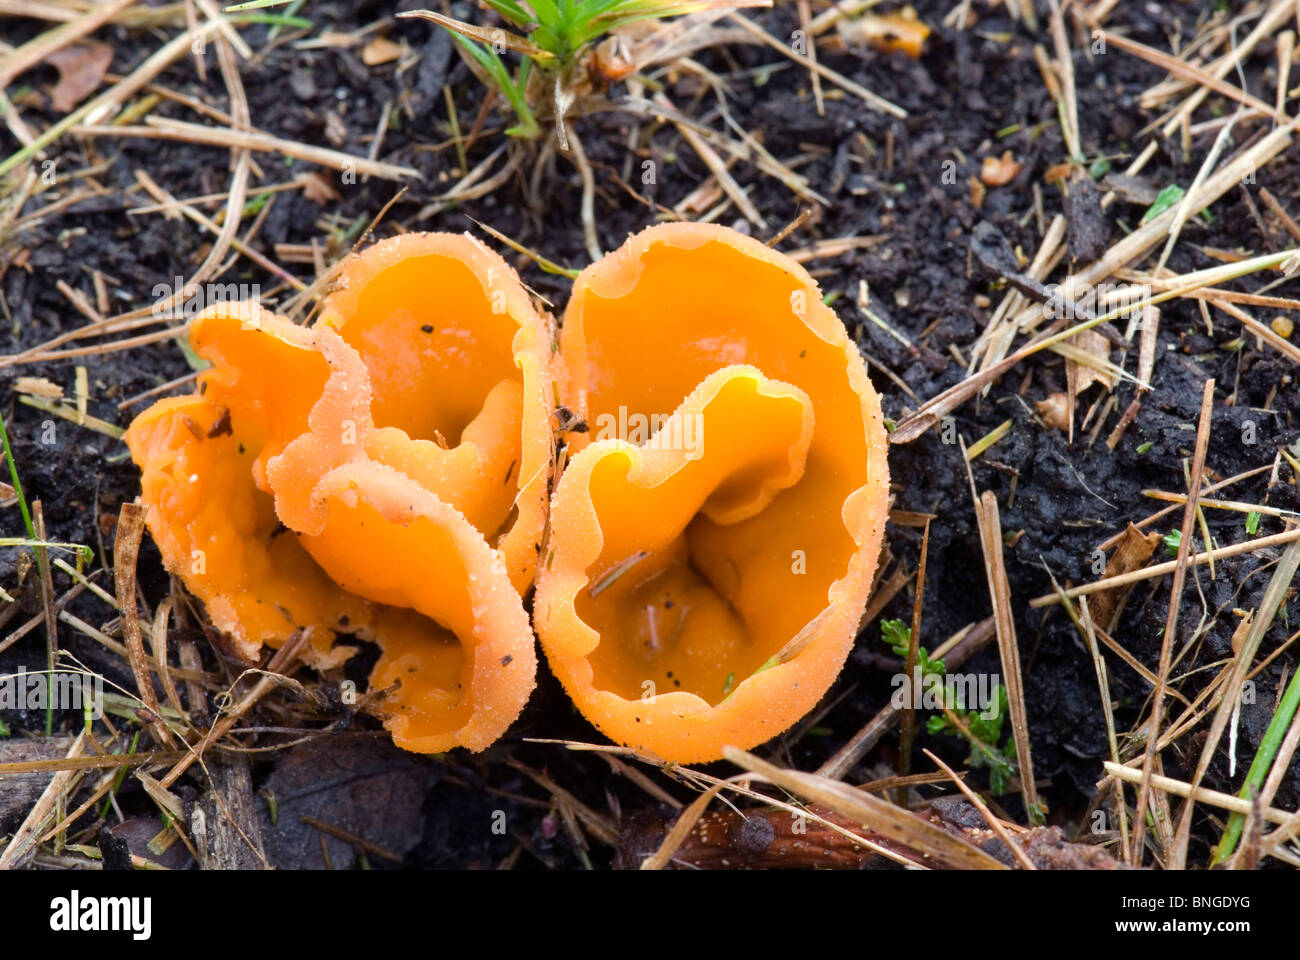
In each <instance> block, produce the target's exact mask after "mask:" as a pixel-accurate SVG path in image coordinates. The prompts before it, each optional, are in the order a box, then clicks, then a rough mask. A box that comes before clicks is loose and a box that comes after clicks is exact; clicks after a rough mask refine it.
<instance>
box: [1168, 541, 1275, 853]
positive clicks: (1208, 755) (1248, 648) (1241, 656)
mask: <svg viewBox="0 0 1300 960" xmlns="http://www.w3.org/2000/svg"><path fill="white" fill-rule="evenodd" d="M1297 569H1300V543H1293V544H1291V546H1289V547H1287V549H1286V552H1285V553H1283V554H1282V559H1281V560H1279V561H1278V563H1277V566H1276V567H1274V568H1273V576H1272V578H1271V579H1270V580H1269V583H1268V587H1266V588H1265V590H1264V597H1263V599H1262V600H1261V601H1260V605H1259V609H1258V610H1257V611H1255V615H1254V617H1253V618H1252V619H1251V621H1250V627H1249V629H1248V630H1247V633H1246V636H1245V639H1244V640H1243V641H1242V643H1241V645H1240V647H1239V648H1238V649H1237V652H1236V656H1235V657H1234V662H1233V669H1232V676H1231V677H1230V678H1229V680H1228V682H1227V686H1226V687H1225V690H1226V694H1225V696H1224V697H1223V699H1222V700H1221V701H1220V703H1219V708H1218V710H1217V711H1216V712H1215V714H1214V722H1213V723H1211V724H1210V730H1209V733H1208V735H1207V737H1206V740H1205V744H1204V746H1203V747H1202V748H1201V757H1200V760H1199V761H1198V762H1197V764H1196V772H1195V773H1194V774H1193V775H1192V786H1193V787H1199V786H1200V785H1201V779H1202V778H1203V777H1204V776H1205V772H1206V771H1207V770H1208V769H1209V768H1210V763H1211V762H1212V761H1213V760H1214V754H1215V750H1216V749H1217V748H1218V746H1219V740H1220V739H1221V738H1222V736H1223V732H1224V730H1226V729H1227V726H1228V723H1229V721H1231V719H1232V717H1233V714H1234V712H1235V711H1236V709H1237V707H1238V704H1239V703H1240V701H1241V695H1242V691H1243V690H1244V689H1245V681H1246V674H1247V672H1248V671H1249V670H1250V665H1251V664H1252V663H1253V662H1254V660H1255V654H1256V653H1258V652H1259V645H1260V643H1261V642H1262V641H1263V639H1264V634H1265V633H1266V632H1267V630H1268V628H1269V627H1270V626H1272V624H1273V618H1274V616H1275V615H1276V614H1277V612H1278V610H1279V609H1281V606H1282V604H1283V603H1284V602H1285V600H1286V594H1287V591H1288V590H1290V589H1291V584H1292V581H1293V580H1294V579H1295V575H1296V571H1297ZM1284 767H1285V764H1284V765H1283V768H1284ZM1195 806H1196V804H1195V803H1194V802H1188V803H1187V804H1186V805H1185V806H1184V807H1183V812H1182V816H1181V817H1180V818H1179V820H1178V830H1177V832H1176V833H1175V835H1174V848H1173V850H1172V851H1171V853H1170V859H1169V868H1170V869H1173V870H1181V869H1183V868H1184V867H1185V866H1186V864H1187V844H1188V841H1189V840H1190V838H1191V829H1192V810H1193V808H1194V807H1195Z"/></svg>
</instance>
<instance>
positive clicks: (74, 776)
mask: <svg viewBox="0 0 1300 960" xmlns="http://www.w3.org/2000/svg"><path fill="white" fill-rule="evenodd" d="M85 741H86V734H85V732H84V731H83V732H82V733H80V734H78V735H77V739H76V740H74V741H73V743H72V746H71V747H69V748H68V757H69V758H73V757H78V756H80V755H81V751H82V749H83V746H84V744H85ZM80 779H81V773H80V772H79V771H76V770H60V771H59V772H58V773H56V774H55V775H54V776H53V777H51V778H50V783H49V785H48V786H47V787H46V788H45V792H44V793H42V794H41V796H40V799H39V800H37V801H36V803H35V804H34V805H33V806H32V809H31V810H30V811H28V813H27V816H26V818H24V820H23V822H22V823H21V824H20V825H19V827H18V829H17V830H15V831H14V835H13V836H12V837H10V838H9V842H8V843H7V844H5V848H4V850H0V870H12V869H14V868H16V867H19V866H21V865H22V864H23V863H24V862H26V860H27V859H29V856H30V855H31V854H33V853H34V852H35V846H36V842H37V840H38V839H39V838H40V836H41V834H42V832H44V830H45V828H46V827H47V826H48V825H49V824H50V822H51V821H52V820H53V818H54V817H55V816H57V814H58V810H59V808H60V807H61V806H62V803H63V801H64V800H65V799H66V798H67V796H68V794H69V793H70V792H71V791H72V790H73V789H74V787H75V785H76V784H77V783H78V782H80Z"/></svg>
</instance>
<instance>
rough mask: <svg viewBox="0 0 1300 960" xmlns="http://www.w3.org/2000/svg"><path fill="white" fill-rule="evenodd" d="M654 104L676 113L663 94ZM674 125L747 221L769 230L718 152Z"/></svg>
mask: <svg viewBox="0 0 1300 960" xmlns="http://www.w3.org/2000/svg"><path fill="white" fill-rule="evenodd" d="M654 102H655V103H656V104H658V105H659V106H661V107H663V108H664V109H666V110H672V111H674V112H676V108H675V107H674V106H673V104H672V101H670V100H669V99H668V98H667V97H666V96H664V95H663V94H662V93H657V94H655V98H654ZM674 125H675V126H676V127H677V129H678V131H679V132H680V133H681V135H682V138H683V139H684V140H685V141H686V142H687V143H688V144H690V147H691V149H692V150H694V151H695V153H696V154H697V155H698V156H699V158H700V159H701V160H703V161H704V164H705V166H707V167H708V168H709V172H710V173H711V174H713V176H714V177H715V178H716V179H717V181H718V185H719V186H720V187H722V189H723V190H724V191H725V192H726V194H727V196H729V197H730V198H731V199H732V200H733V201H734V202H735V204H736V207H737V208H738V209H739V210H740V212H741V213H743V214H744V215H745V219H746V220H748V221H749V222H750V223H752V224H753V225H754V226H756V227H759V228H760V229H764V230H765V229H767V223H766V222H765V221H764V220H763V215H762V214H761V213H759V212H758V207H756V206H754V201H752V200H750V199H749V196H748V195H747V194H746V193H745V191H744V190H743V189H741V186H740V184H738V183H737V182H736V179H735V177H733V176H732V175H731V172H730V171H729V170H728V169H727V165H726V163H725V162H724V161H723V159H722V157H720V156H718V152H717V151H716V150H714V149H713V147H711V146H710V145H709V144H708V142H707V141H705V139H704V138H703V137H702V136H700V135H699V134H698V133H696V132H695V130H694V129H693V128H691V127H690V126H688V125H687V124H684V123H677V122H676V121H674Z"/></svg>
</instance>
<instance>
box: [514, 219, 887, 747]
mask: <svg viewBox="0 0 1300 960" xmlns="http://www.w3.org/2000/svg"><path fill="white" fill-rule="evenodd" d="M561 347H562V349H561V353H562V355H563V357H564V360H565V365H566V367H567V371H568V378H569V382H568V391H567V394H568V395H567V399H566V402H567V403H568V404H569V406H570V407H571V408H572V410H573V412H574V413H575V414H577V415H578V416H579V417H580V418H581V419H582V420H583V421H585V423H586V432H571V433H569V434H568V440H569V442H570V444H571V447H572V448H573V449H575V450H579V451H580V452H577V453H576V454H575V455H574V456H573V458H572V460H571V461H570V463H569V464H568V466H567V468H566V470H565V472H564V474H563V476H562V477H561V479H560V481H559V483H558V485H557V487H556V491H555V494H554V496H553V498H552V502H551V517H550V523H551V535H550V541H549V546H548V548H547V556H546V558H545V559H544V561H543V563H542V565H541V569H540V570H539V573H538V583H537V596H536V601H535V608H534V625H535V627H536V628H537V632H538V636H539V637H540V639H541V642H542V647H543V649H544V651H545V653H546V656H547V660H548V662H549V663H550V665H551V668H552V670H553V671H554V673H555V674H556V676H557V677H558V678H559V679H560V681H561V682H562V683H563V684H564V687H565V689H566V690H567V691H568V694H569V696H570V697H571V698H572V699H573V701H574V703H575V704H576V705H577V706H578V708H579V709H580V710H581V711H582V713H583V714H584V715H585V716H586V717H587V719H589V720H590V721H591V722H592V723H594V724H595V725H596V726H597V727H599V728H600V729H601V730H602V731H603V732H604V733H605V734H606V735H608V736H609V737H611V738H612V739H614V740H617V741H618V742H620V743H623V744H625V745H628V746H633V747H637V748H640V749H643V750H647V751H650V752H652V753H655V754H657V755H659V756H660V757H662V758H664V759H666V760H673V761H678V762H702V761H709V760H715V759H718V758H719V757H721V756H722V748H723V747H724V746H725V745H728V744H730V745H733V746H737V747H741V748H748V747H752V746H754V745H756V744H759V743H762V742H763V741H766V740H768V739H770V738H771V737H773V736H776V735H777V734H779V733H781V732H782V731H784V730H786V729H787V728H788V727H790V726H791V725H792V724H794V723H795V722H796V721H798V720H799V718H801V717H802V716H804V715H805V714H806V713H807V712H808V711H809V710H811V709H812V707H813V706H814V705H815V704H816V703H817V701H818V700H819V699H820V698H821V697H822V695H823V694H824V693H825V692H826V691H827V689H828V688H829V687H830V685H831V683H832V682H833V681H834V680H835V677H836V676H837V674H838V673H839V671H840V668H841V667H842V666H843V664H844V661H845V659H846V657H847V656H848V653H849V650H850V649H851V647H852V644H853V640H854V637H855V636H856V634H857V627H858V621H859V618H860V616H861V614H862V610H863V608H864V605H865V603H866V600H867V595H868V593H869V591H870V587H871V583H872V578H873V575H874V572H875V567H876V560H877V557H878V554H879V551H880V544H881V537H882V535H883V531H884V523H885V516H886V512H887V503H886V501H887V490H888V473H887V466H886V462H885V451H886V438H885V431H884V427H883V422H882V417H881V412H880V401H879V398H878V397H877V395H876V392H875V390H874V389H873V388H872V386H871V384H870V382H869V381H868V379H867V374H866V369H865V367H864V365H863V361H862V358H861V356H860V355H859V354H858V351H857V349H856V348H855V347H854V345H853V344H852V343H851V342H850V341H849V339H848V337H847V335H846V333H845V330H844V327H843V325H842V324H841V323H840V321H839V320H838V319H837V318H836V316H835V314H834V313H833V312H832V311H831V310H830V309H829V308H827V307H826V306H825V305H824V304H823V302H822V298H821V294H820V291H819V290H818V289H817V286H816V284H815V282H814V281H813V280H812V278H811V277H809V276H808V274H807V272H805V271H804V270H803V268H802V267H800V266H799V265H798V264H796V263H795V262H794V261H793V260H791V259H790V258H788V257H786V256H784V255H782V254H779V253H776V252H774V251H772V250H770V249H768V248H767V247H765V246H764V245H763V244H761V243H759V242H757V241H755V240H752V239H750V238H748V237H745V236H742V235H741V234H738V233H736V232H735V231H732V230H728V229H725V228H722V227H717V226H710V225H704V224H688V223H678V224H666V225H661V226H656V227H651V228H649V229H647V230H645V231H644V232H642V233H640V234H637V235H636V236H634V237H632V238H630V239H629V240H628V241H627V243H626V244H624V246H623V247H622V248H620V249H619V250H617V251H615V252H614V253H612V254H610V255H608V256H606V257H605V258H604V259H603V260H601V261H599V262H597V263H595V264H593V265H592V266H590V267H588V268H587V269H586V270H584V271H583V272H582V274H581V275H580V276H579V277H578V278H577V280H576V281H575V284H574V291H573V295H572V298H571V299H570V302H569V305H568V309H567V311H566V313H565V319H564V324H563V329H562V332H561Z"/></svg>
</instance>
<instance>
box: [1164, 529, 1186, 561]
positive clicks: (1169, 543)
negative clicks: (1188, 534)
mask: <svg viewBox="0 0 1300 960" xmlns="http://www.w3.org/2000/svg"><path fill="white" fill-rule="evenodd" d="M1160 542H1161V543H1163V544H1164V545H1165V553H1167V554H1169V556H1171V557H1176V556H1178V548H1179V547H1180V546H1182V544H1183V532H1182V531H1181V530H1175V531H1174V532H1173V533H1166V534H1165V535H1164V536H1163V537H1161V538H1160Z"/></svg>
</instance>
